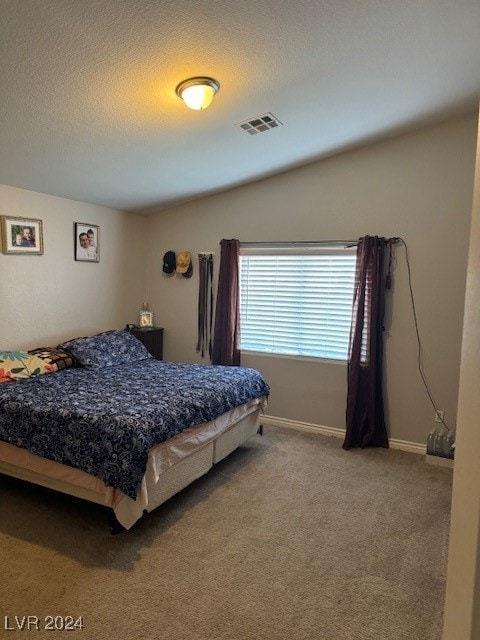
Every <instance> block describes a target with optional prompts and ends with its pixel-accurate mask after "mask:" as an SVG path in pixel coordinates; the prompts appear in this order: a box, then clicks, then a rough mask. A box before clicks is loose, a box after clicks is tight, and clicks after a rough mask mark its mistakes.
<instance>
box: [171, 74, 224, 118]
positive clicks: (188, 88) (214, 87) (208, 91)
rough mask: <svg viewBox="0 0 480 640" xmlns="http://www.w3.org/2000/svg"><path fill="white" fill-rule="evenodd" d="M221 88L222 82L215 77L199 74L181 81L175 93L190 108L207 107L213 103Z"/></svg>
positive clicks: (199, 108)
mask: <svg viewBox="0 0 480 640" xmlns="http://www.w3.org/2000/svg"><path fill="white" fill-rule="evenodd" d="M219 89H220V83H219V82H218V81H217V80H214V79H213V78H208V77H206V76H197V77H196V78H188V80H184V81H183V82H180V84H179V85H178V86H177V88H176V89H175V93H176V94H177V96H178V97H179V98H181V99H182V100H183V101H184V102H185V104H186V105H187V107H190V109H196V110H197V111H200V110H201V109H206V108H207V107H208V106H210V104H211V103H212V100H213V96H214V95H215V94H216V93H217V91H218V90H219Z"/></svg>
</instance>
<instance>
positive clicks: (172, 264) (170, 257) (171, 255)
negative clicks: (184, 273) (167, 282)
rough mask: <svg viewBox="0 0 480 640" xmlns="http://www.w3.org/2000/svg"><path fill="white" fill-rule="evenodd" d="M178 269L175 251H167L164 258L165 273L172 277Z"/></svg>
mask: <svg viewBox="0 0 480 640" xmlns="http://www.w3.org/2000/svg"><path fill="white" fill-rule="evenodd" d="M176 267H177V257H176V255H175V251H167V253H166V254H165V255H164V256H163V267H162V269H163V273H166V274H168V275H169V276H172V275H173V274H174V273H175V269H176Z"/></svg>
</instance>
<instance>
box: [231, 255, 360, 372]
mask: <svg viewBox="0 0 480 640" xmlns="http://www.w3.org/2000/svg"><path fill="white" fill-rule="evenodd" d="M355 264H356V248H355V247H353V248H343V247H342V248H338V246H337V247H334V246H325V245H322V244H318V243H308V244H304V243H301V244H297V245H294V244H292V245H277V246H275V245H242V246H241V249H240V335H241V339H240V349H242V350H246V351H257V352H262V353H275V354H283V355H290V356H310V357H316V358H326V359H332V360H347V358H348V343H349V337H350V323H351V317H352V303H353V288H354V281H355Z"/></svg>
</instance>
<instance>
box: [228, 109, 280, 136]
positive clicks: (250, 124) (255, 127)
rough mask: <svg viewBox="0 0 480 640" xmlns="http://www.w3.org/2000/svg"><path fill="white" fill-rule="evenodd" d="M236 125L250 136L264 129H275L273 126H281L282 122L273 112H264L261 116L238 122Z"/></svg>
mask: <svg viewBox="0 0 480 640" xmlns="http://www.w3.org/2000/svg"><path fill="white" fill-rule="evenodd" d="M237 126H238V127H240V129H242V130H243V131H245V132H246V133H249V134H250V135H251V136H256V135H257V133H263V132H264V131H269V130H270V129H275V127H281V126H282V123H281V122H280V120H279V119H278V118H276V117H275V116H274V115H273V113H264V114H263V115H261V116H257V117H255V118H251V119H250V120H245V122H240V123H239V124H238V125H237Z"/></svg>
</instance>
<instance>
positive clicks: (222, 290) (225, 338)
mask: <svg viewBox="0 0 480 640" xmlns="http://www.w3.org/2000/svg"><path fill="white" fill-rule="evenodd" d="M220 249H221V250H220V272H219V275H218V292H217V306H216V309H215V327H214V330H213V352H212V364H227V365H236V366H238V365H239V364H240V350H239V349H238V344H237V343H238V337H239V327H240V309H239V302H238V301H239V293H240V292H239V278H238V256H239V251H240V241H239V240H222V241H221V242H220Z"/></svg>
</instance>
